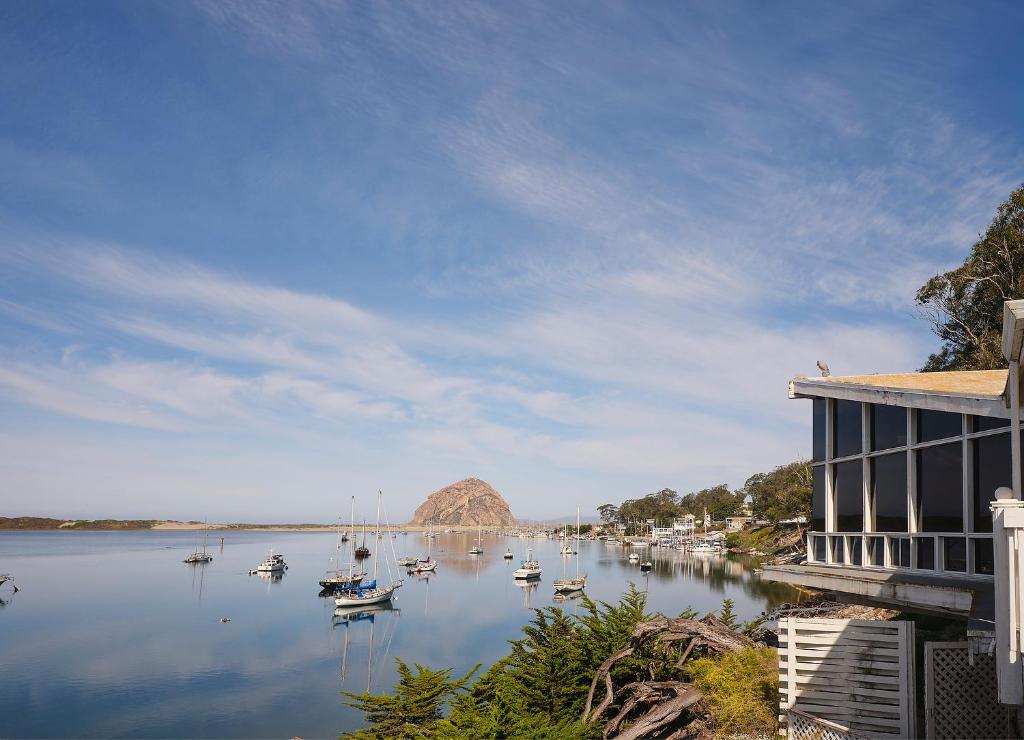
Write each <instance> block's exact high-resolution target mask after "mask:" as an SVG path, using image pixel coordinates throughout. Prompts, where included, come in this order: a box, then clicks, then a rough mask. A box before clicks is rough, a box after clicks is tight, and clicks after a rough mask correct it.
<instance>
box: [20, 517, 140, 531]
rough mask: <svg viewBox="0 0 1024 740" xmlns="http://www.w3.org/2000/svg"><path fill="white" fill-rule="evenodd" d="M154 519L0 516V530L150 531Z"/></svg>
mask: <svg viewBox="0 0 1024 740" xmlns="http://www.w3.org/2000/svg"><path fill="white" fill-rule="evenodd" d="M156 524H157V520H156V519H94V520H84V519H83V520H75V521H72V520H68V519H49V518H47V517H41V516H16V517H7V516H0V529H105V530H107V529H152V528H153V526H154V525H156Z"/></svg>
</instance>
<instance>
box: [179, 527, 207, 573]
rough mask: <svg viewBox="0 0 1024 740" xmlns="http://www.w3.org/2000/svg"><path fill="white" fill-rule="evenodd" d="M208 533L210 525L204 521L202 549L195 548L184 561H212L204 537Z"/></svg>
mask: <svg viewBox="0 0 1024 740" xmlns="http://www.w3.org/2000/svg"><path fill="white" fill-rule="evenodd" d="M209 534H210V525H209V524H205V523H204V529H203V549H202V551H200V550H199V548H198V547H197V548H196V551H195V552H193V553H192V554H191V555H189V556H188V557H187V558H185V560H184V562H186V563H210V562H213V555H211V554H210V553H208V552H207V551H206V538H207V536H208V535H209Z"/></svg>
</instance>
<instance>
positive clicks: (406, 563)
mask: <svg viewBox="0 0 1024 740" xmlns="http://www.w3.org/2000/svg"><path fill="white" fill-rule="evenodd" d="M418 561H419V558H415V557H404V558H399V559H398V564H399V565H400V566H402V567H403V568H411V567H412V566H414V565H416V563H417V562H418Z"/></svg>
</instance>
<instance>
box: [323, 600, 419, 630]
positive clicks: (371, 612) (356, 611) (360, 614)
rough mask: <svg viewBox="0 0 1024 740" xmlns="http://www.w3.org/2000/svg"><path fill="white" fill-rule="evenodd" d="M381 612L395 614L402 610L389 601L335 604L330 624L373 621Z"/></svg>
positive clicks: (346, 624)
mask: <svg viewBox="0 0 1024 740" xmlns="http://www.w3.org/2000/svg"><path fill="white" fill-rule="evenodd" d="M382 612H394V613H395V615H396V616H397V615H399V614H401V613H402V610H401V609H398V608H397V607H395V606H394V605H393V604H391V603H390V602H383V603H380V604H370V605H368V606H337V607H335V608H334V619H333V620H332V624H333V626H335V627H337V626H338V625H344V626H346V627H347V626H348V625H350V624H355V623H356V622H366V621H369V622H373V620H374V618H375V617H377V616H378V615H380V614H381V613H382Z"/></svg>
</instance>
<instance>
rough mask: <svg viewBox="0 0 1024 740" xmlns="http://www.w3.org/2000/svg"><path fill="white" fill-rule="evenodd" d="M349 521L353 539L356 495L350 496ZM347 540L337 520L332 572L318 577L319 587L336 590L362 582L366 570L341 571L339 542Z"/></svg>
mask: <svg viewBox="0 0 1024 740" xmlns="http://www.w3.org/2000/svg"><path fill="white" fill-rule="evenodd" d="M350 521H351V523H352V538H353V539H355V529H356V497H355V496H353V497H352V514H351V519H350ZM347 540H348V538H347V537H346V536H345V535H344V533H343V532H342V527H341V522H340V521H339V522H338V541H337V543H336V544H335V547H334V550H335V553H334V573H331V572H330V571H328V572H327V575H326V576H325V577H324V578H321V579H320V586H321V588H325V589H334V590H337V589H343V588H351V587H352V586H358V585H359V584H360V583H361V582H362V580H363V576H365V575H366V571H365V570H363V571H362V572H360V573H354V572H350V573H342V572H341V543H343V542H345V541H347Z"/></svg>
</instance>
